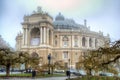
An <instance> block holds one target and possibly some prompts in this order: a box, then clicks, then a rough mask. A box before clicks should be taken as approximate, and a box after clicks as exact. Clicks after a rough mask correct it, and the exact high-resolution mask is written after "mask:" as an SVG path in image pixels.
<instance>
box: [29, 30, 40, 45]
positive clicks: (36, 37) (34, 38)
mask: <svg viewBox="0 0 120 80" xmlns="http://www.w3.org/2000/svg"><path fill="white" fill-rule="evenodd" d="M30 44H31V45H33V46H36V45H39V44H40V30H39V28H33V29H32V30H31V40H30Z"/></svg>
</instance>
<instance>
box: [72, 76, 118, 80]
mask: <svg viewBox="0 0 120 80" xmlns="http://www.w3.org/2000/svg"><path fill="white" fill-rule="evenodd" d="M70 80H120V78H118V77H106V76H83V77H78V78H74V79H70Z"/></svg>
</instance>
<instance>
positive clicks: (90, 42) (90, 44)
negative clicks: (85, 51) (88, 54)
mask: <svg viewBox="0 0 120 80" xmlns="http://www.w3.org/2000/svg"><path fill="white" fill-rule="evenodd" d="M89 46H90V47H92V39H91V38H90V39H89Z"/></svg>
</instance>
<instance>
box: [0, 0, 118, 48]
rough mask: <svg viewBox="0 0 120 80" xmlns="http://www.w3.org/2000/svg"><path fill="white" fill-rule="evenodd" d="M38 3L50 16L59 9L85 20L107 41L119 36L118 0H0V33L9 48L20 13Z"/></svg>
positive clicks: (72, 16)
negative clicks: (106, 38) (101, 33)
mask: <svg viewBox="0 0 120 80" xmlns="http://www.w3.org/2000/svg"><path fill="white" fill-rule="evenodd" d="M38 6H41V7H42V10H43V11H46V12H48V13H49V14H50V15H51V16H52V17H53V18H55V16H56V15H57V14H58V13H59V12H61V14H62V15H64V17H65V18H70V19H73V20H75V22H76V23H79V24H84V19H86V20H87V25H88V26H90V28H91V30H92V31H96V32H99V31H102V32H103V33H104V35H105V36H106V35H107V34H109V35H110V39H111V41H115V40H118V39H120V31H119V30H120V15H119V14H120V0H0V35H1V36H2V37H3V38H4V40H5V41H6V42H8V43H9V44H10V45H11V46H12V47H13V48H14V47H15V43H16V41H15V38H16V36H17V34H18V33H19V32H20V31H21V32H22V25H21V23H22V22H23V17H24V15H30V14H32V13H33V11H36V9H37V7H38Z"/></svg>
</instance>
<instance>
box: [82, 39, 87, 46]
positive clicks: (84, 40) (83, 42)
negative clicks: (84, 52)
mask: <svg viewBox="0 0 120 80" xmlns="http://www.w3.org/2000/svg"><path fill="white" fill-rule="evenodd" d="M85 42H86V39H85V37H83V38H82V46H83V47H85V45H86V43H85Z"/></svg>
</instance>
